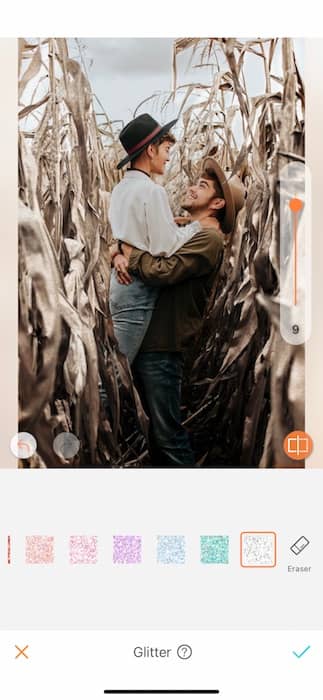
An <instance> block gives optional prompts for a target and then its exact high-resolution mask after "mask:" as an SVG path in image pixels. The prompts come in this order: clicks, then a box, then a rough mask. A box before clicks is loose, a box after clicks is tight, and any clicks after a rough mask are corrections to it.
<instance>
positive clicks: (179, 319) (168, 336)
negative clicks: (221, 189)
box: [129, 228, 223, 352]
mask: <svg viewBox="0 0 323 700" xmlns="http://www.w3.org/2000/svg"><path fill="white" fill-rule="evenodd" d="M222 257H223V240H222V237H221V234H219V233H218V232H217V231H216V229H215V228H207V229H203V230H202V231H200V232H199V233H196V234H195V236H193V238H191V240H190V241H188V242H187V243H185V245H183V247H182V248H180V249H179V250H178V251H177V252H176V253H175V254H174V255H172V256H171V257H169V258H164V257H153V256H152V255H150V253H145V252H143V251H142V250H138V248H133V250H132V253H131V256H130V260H129V270H130V271H132V272H136V273H137V274H139V276H140V277H141V279H142V280H143V281H144V282H145V283H146V284H148V285H151V286H158V287H160V288H161V290H160V294H159V297H158V299H157V302H156V306H155V309H154V311H153V315H152V319H151V321H150V325H149V328H148V330H147V333H146V335H145V338H144V341H143V344H142V346H141V351H142V352H148V351H149V352H151V351H155V352H156V351H162V352H163V351H165V352H183V351H185V349H186V348H187V347H189V346H190V345H191V344H192V343H193V342H194V339H195V338H196V335H197V333H198V331H199V330H200V327H201V323H202V318H203V314H204V311H205V306H206V303H207V300H208V298H209V295H210V292H211V289H212V287H213V284H214V282H215V278H216V276H217V274H218V272H219V269H220V266H221V262H222Z"/></svg>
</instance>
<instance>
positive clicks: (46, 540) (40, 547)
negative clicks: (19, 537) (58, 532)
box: [26, 535, 54, 564]
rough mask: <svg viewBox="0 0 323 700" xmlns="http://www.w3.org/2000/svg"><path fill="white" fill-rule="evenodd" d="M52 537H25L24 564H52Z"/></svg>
mask: <svg viewBox="0 0 323 700" xmlns="http://www.w3.org/2000/svg"><path fill="white" fill-rule="evenodd" d="M53 563H54V537H44V536H43V535H32V536H30V537H29V536H28V537H26V564H53Z"/></svg>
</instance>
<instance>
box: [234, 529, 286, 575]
mask: <svg viewBox="0 0 323 700" xmlns="http://www.w3.org/2000/svg"><path fill="white" fill-rule="evenodd" d="M276 563H277V537H276V533H275V532H267V531H256V530H255V531H254V532H252V531H251V532H241V534H240V564H241V566H242V567H244V568H248V569H272V568H273V567H274V566H276Z"/></svg>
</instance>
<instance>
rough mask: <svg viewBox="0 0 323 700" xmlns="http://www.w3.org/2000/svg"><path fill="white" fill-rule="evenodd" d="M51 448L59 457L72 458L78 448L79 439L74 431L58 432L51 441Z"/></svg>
mask: <svg viewBox="0 0 323 700" xmlns="http://www.w3.org/2000/svg"><path fill="white" fill-rule="evenodd" d="M53 449H54V451H55V452H56V454H57V455H58V456H59V457H64V459H72V458H73V457H75V455H77V453H78V451H79V449H80V441H79V439H78V438H77V437H76V435H74V433H68V432H64V433H59V434H58V435H56V438H55V440H54V442H53Z"/></svg>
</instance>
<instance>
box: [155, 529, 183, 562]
mask: <svg viewBox="0 0 323 700" xmlns="http://www.w3.org/2000/svg"><path fill="white" fill-rule="evenodd" d="M157 561H158V563H159V564H185V537H183V536H182V535H159V536H158V537H157Z"/></svg>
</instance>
